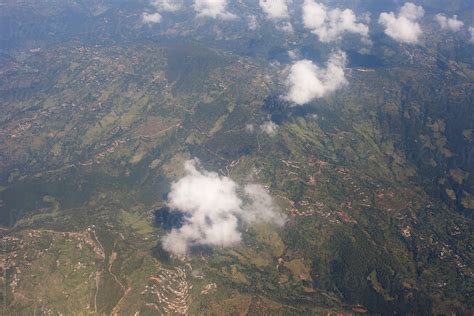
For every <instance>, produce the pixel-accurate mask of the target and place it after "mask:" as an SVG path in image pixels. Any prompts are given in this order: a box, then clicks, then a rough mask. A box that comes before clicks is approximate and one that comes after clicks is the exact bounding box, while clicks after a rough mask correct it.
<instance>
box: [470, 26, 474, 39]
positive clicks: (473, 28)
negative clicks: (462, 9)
mask: <svg viewBox="0 0 474 316" xmlns="http://www.w3.org/2000/svg"><path fill="white" fill-rule="evenodd" d="M469 34H471V38H470V39H469V43H474V26H470V27H469Z"/></svg>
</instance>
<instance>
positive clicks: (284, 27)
mask: <svg viewBox="0 0 474 316" xmlns="http://www.w3.org/2000/svg"><path fill="white" fill-rule="evenodd" d="M276 28H277V29H278V30H280V31H282V32H285V33H293V25H292V24H291V23H290V22H288V21H287V22H284V23H281V24H279V25H277V26H276Z"/></svg>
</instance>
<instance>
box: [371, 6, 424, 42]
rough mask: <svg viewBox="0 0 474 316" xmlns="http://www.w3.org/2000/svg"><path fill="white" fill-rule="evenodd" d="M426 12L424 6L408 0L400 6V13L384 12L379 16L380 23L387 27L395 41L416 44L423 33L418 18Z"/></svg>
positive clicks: (386, 30) (387, 31)
mask: <svg viewBox="0 0 474 316" xmlns="http://www.w3.org/2000/svg"><path fill="white" fill-rule="evenodd" d="M424 14H425V10H423V7H421V6H417V5H415V4H413V3H411V2H407V3H405V4H404V5H403V6H402V7H401V8H400V12H399V13H398V15H395V13H393V12H390V13H387V12H382V13H381V14H380V16H379V23H380V24H381V25H382V26H384V27H385V34H387V35H388V36H390V37H391V38H392V39H394V40H395V41H397V42H400V43H407V44H415V43H418V39H419V37H420V36H421V34H423V31H422V30H421V27H420V24H418V20H419V19H421V18H422V17H423V16H424Z"/></svg>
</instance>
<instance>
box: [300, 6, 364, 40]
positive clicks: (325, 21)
mask: <svg viewBox="0 0 474 316" xmlns="http://www.w3.org/2000/svg"><path fill="white" fill-rule="evenodd" d="M359 20H360V19H358V18H357V17H356V15H355V14H354V12H353V11H352V10H350V9H345V10H341V9H337V8H336V9H328V8H327V7H326V6H325V5H324V4H321V3H317V2H316V1H314V0H305V2H304V4H303V24H304V26H305V27H306V28H307V29H310V30H311V33H313V34H316V35H317V36H318V38H319V40H320V41H321V42H326V43H327V42H332V41H335V40H338V39H340V38H341V37H342V35H343V34H344V33H354V34H359V35H361V36H362V37H363V38H367V35H368V34H369V27H368V26H367V25H365V24H364V23H361V22H360V21H359Z"/></svg>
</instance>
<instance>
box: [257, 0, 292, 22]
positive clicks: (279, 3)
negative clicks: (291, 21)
mask: <svg viewBox="0 0 474 316" xmlns="http://www.w3.org/2000/svg"><path fill="white" fill-rule="evenodd" d="M287 2H288V1H287V0H259V2H258V4H259V5H260V8H262V10H263V12H265V14H266V15H267V18H269V19H272V20H278V19H286V18H288V4H287Z"/></svg>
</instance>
